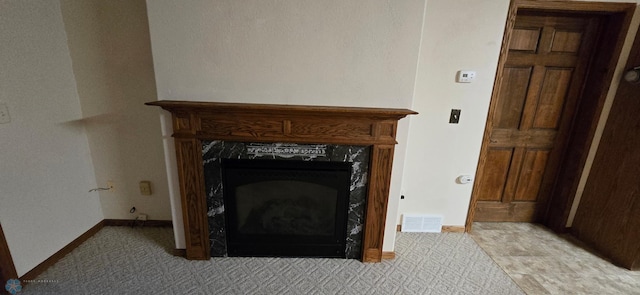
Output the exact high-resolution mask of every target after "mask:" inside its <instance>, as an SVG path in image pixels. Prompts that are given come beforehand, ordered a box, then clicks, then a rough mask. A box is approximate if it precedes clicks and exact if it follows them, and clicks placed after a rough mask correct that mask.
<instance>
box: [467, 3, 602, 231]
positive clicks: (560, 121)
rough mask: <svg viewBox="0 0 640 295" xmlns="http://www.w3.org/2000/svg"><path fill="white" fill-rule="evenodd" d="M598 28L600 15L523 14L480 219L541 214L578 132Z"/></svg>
mask: <svg viewBox="0 0 640 295" xmlns="http://www.w3.org/2000/svg"><path fill="white" fill-rule="evenodd" d="M598 28H599V21H598V18H597V17H594V16H585V15H578V14H574V15H571V14H550V13H545V14H536V13H533V12H526V11H525V12H519V13H518V15H517V16H516V20H515V24H514V27H513V30H512V31H511V36H510V39H509V43H508V44H506V46H508V50H507V51H506V54H507V56H506V61H505V63H504V66H503V67H502V69H501V73H499V74H500V75H501V76H502V80H501V81H502V82H501V83H499V84H496V88H495V89H494V92H496V91H497V93H498V94H497V96H495V98H494V99H493V101H492V102H491V104H492V105H491V107H490V114H489V118H488V122H487V130H486V131H485V136H488V137H489V140H488V141H487V140H485V141H484V144H485V146H484V147H483V149H484V151H485V152H486V153H485V156H486V158H485V159H486V160H485V161H481V163H480V166H479V167H478V174H477V182H478V183H477V185H476V188H475V191H474V194H477V196H475V197H476V198H477V204H476V208H475V209H476V211H475V215H474V221H521V222H531V221H535V220H536V219H537V213H539V211H541V210H542V209H543V208H544V205H545V201H546V199H547V197H548V195H549V193H550V191H551V189H552V186H553V183H554V179H555V175H556V171H557V169H558V165H559V163H560V160H561V158H562V154H563V150H564V147H565V146H566V139H567V137H568V135H569V133H570V131H571V129H570V127H571V122H572V118H573V115H574V113H575V110H576V108H577V104H578V102H579V100H580V93H581V89H582V86H583V83H584V78H585V76H586V72H587V69H588V65H589V61H590V59H591V56H592V55H593V54H592V51H593V50H592V48H593V45H594V43H595V40H596V38H597V32H598ZM503 52H505V51H503ZM498 78H500V77H498Z"/></svg>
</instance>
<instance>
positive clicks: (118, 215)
mask: <svg viewBox="0 0 640 295" xmlns="http://www.w3.org/2000/svg"><path fill="white" fill-rule="evenodd" d="M60 3H61V9H62V15H63V18H64V24H65V29H66V32H67V36H68V45H69V51H70V54H71V58H72V60H73V72H74V74H75V78H76V83H77V88H78V95H79V96H80V104H81V106H82V115H83V123H84V124H85V126H86V130H87V136H88V139H89V146H90V148H91V157H92V159H93V164H94V166H95V173H96V179H97V182H98V184H99V185H100V186H106V183H107V181H109V180H112V181H113V182H114V185H115V187H116V189H115V190H114V191H105V192H100V202H101V205H102V211H103V213H104V217H105V218H109V219H133V218H135V216H137V215H138V214H139V213H145V214H147V215H148V218H149V219H154V220H170V219H171V206H170V203H169V191H168V188H167V176H166V175H167V174H166V173H165V172H164V171H165V170H166V167H165V164H164V155H163V149H162V138H161V132H160V121H159V120H158V110H157V109H155V108H151V107H148V106H145V105H144V103H145V102H148V101H152V100H155V98H156V87H155V80H154V74H153V61H152V57H151V47H150V45H151V44H150V40H149V26H148V21H147V11H146V5H145V2H144V0H135V1H131V0H117V1H102V0H86V1H85V0H82V1H79V0H61V1H60ZM141 180H149V181H151V182H152V184H153V195H151V196H142V195H141V194H140V190H139V187H138V183H139V181H141ZM134 206H135V207H136V208H137V212H135V213H134V214H131V213H129V209H130V208H131V207H134Z"/></svg>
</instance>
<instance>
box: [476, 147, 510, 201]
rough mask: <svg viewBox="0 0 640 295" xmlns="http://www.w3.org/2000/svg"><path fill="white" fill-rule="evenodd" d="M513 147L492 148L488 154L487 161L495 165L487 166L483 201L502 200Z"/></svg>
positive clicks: (482, 184)
mask: <svg viewBox="0 0 640 295" xmlns="http://www.w3.org/2000/svg"><path fill="white" fill-rule="evenodd" d="M512 153H513V149H492V150H491V151H489V153H488V154H487V161H491V162H492V163H493V165H491V167H487V169H486V170H485V174H484V181H483V182H482V183H481V186H480V192H481V196H482V200H483V201H500V200H501V199H502V193H503V191H504V183H505V182H506V181H507V176H508V173H509V166H510V165H511V155H512Z"/></svg>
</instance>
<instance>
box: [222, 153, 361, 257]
mask: <svg viewBox="0 0 640 295" xmlns="http://www.w3.org/2000/svg"><path fill="white" fill-rule="evenodd" d="M222 177H223V187H224V203H225V219H226V230H227V252H228V255H229V256H278V257H283V256H289V257H291V256H293V257H341V258H345V243H346V228H347V209H348V204H349V193H350V190H349V188H350V179H351V163H345V162H317V161H316V162H314V161H291V160H253V159H252V160H248V159H223V160H222Z"/></svg>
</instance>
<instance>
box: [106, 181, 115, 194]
mask: <svg viewBox="0 0 640 295" xmlns="http://www.w3.org/2000/svg"><path fill="white" fill-rule="evenodd" d="M107 187H108V188H109V191H110V192H112V191H115V190H116V185H115V184H114V183H113V180H107Z"/></svg>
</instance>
